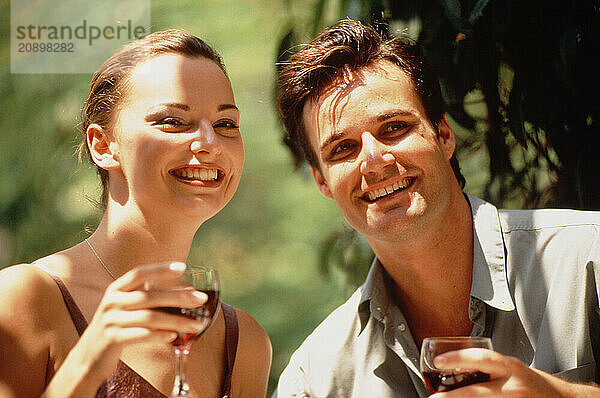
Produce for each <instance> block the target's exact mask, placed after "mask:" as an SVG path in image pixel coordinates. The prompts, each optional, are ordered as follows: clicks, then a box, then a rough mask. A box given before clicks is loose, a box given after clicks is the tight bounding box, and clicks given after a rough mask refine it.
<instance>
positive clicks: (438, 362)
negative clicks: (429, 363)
mask: <svg viewBox="0 0 600 398" xmlns="http://www.w3.org/2000/svg"><path fill="white" fill-rule="evenodd" d="M433 363H434V364H435V366H437V367H444V365H446V364H447V363H448V360H447V359H446V357H445V356H443V355H438V356H437V357H435V358H434V359H433Z"/></svg>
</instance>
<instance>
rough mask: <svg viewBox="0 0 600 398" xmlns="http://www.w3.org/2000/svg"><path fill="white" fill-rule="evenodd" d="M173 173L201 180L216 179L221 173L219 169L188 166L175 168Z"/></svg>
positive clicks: (181, 176) (189, 178)
mask: <svg viewBox="0 0 600 398" xmlns="http://www.w3.org/2000/svg"><path fill="white" fill-rule="evenodd" d="M173 174H174V175H175V176H177V177H180V178H185V179H188V180H192V179H193V180H201V181H216V180H217V178H218V176H219V173H218V171H217V169H197V168H187V169H179V170H175V171H174V172H173Z"/></svg>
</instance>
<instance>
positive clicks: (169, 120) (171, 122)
mask: <svg viewBox="0 0 600 398" xmlns="http://www.w3.org/2000/svg"><path fill="white" fill-rule="evenodd" d="M156 125H157V126H159V127H161V128H165V129H174V128H181V127H183V126H185V123H184V122H183V121H181V120H179V119H177V118H174V117H165V118H162V119H160V120H158V121H157V122H156Z"/></svg>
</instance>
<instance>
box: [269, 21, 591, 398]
mask: <svg viewBox="0 0 600 398" xmlns="http://www.w3.org/2000/svg"><path fill="white" fill-rule="evenodd" d="M279 88H280V96H279V109H280V113H281V116H282V118H283V120H284V123H285V126H286V129H287V131H288V134H289V139H290V140H291V142H292V143H294V144H296V145H297V147H298V148H299V149H301V150H302V151H303V153H304V155H305V157H306V159H307V160H308V162H309V163H310V166H311V170H312V173H313V176H314V179H315V181H316V183H317V186H318V188H319V190H320V191H321V193H322V194H323V195H325V196H326V197H328V198H331V199H333V200H335V201H336V203H337V205H338V207H339V209H340V211H341V212H342V213H343V215H344V217H345V218H346V220H347V221H348V222H349V223H350V225H351V226H352V227H353V228H355V229H356V230H357V231H358V232H360V233H361V234H363V235H364V236H365V237H366V239H367V240H368V242H369V244H370V246H371V247H372V249H373V251H374V253H375V255H376V259H375V261H374V262H373V265H372V267H371V270H370V272H369V275H368V277H367V280H366V281H365V283H364V284H363V285H362V286H361V287H360V288H359V289H358V290H357V291H356V292H355V294H354V295H353V296H352V297H351V298H350V299H349V300H348V301H347V302H346V303H345V304H344V305H342V306H341V307H339V308H338V309H337V310H336V311H334V312H333V313H332V314H331V315H330V316H329V317H328V318H327V319H326V320H325V321H324V322H323V323H322V324H321V325H320V326H319V327H318V328H317V329H316V330H315V331H314V332H313V333H312V334H311V335H310V336H309V337H308V338H307V339H306V341H305V342H304V343H303V344H302V346H301V347H300V348H299V349H298V350H297V351H296V353H295V354H294V355H293V356H292V358H291V360H290V363H289V365H288V366H287V368H286V369H285V370H284V372H283V374H282V375H281V378H280V381H279V386H278V389H277V392H276V393H275V396H277V397H279V398H283V397H425V396H428V395H429V393H428V392H427V390H426V389H425V387H424V385H423V379H422V376H421V375H420V373H419V348H420V346H421V342H422V340H423V339H424V338H425V337H428V336H464V335H476V336H489V337H491V339H492V342H493V345H494V350H495V351H489V350H482V349H479V350H466V351H457V352H454V353H452V354H448V355H444V356H442V357H438V360H437V361H436V365H437V366H439V367H443V368H447V369H453V368H463V369H478V370H481V371H482V372H485V373H488V374H489V375H490V380H489V381H488V382H484V383H479V384H473V385H471V386H466V387H462V388H459V389H456V390H453V391H451V392H446V393H440V394H439V395H436V397H438V396H439V397H440V398H441V397H447V398H450V397H467V396H468V397H475V396H477V397H479V396H481V397H483V396H486V397H488V396H505V395H506V396H520V397H521V396H522V397H525V396H539V397H542V396H543V397H571V396H585V397H592V396H593V397H596V396H600V389H598V388H597V387H596V386H593V385H589V384H588V385H585V383H589V382H594V381H595V382H598V381H599V380H600V377H599V372H598V369H597V367H596V359H598V358H600V313H599V310H598V297H599V289H600V269H599V268H600V214H599V213H593V212H577V211H564V210H563V211H560V210H539V211H507V210H498V209H496V208H495V207H494V206H493V205H491V204H489V203H486V202H484V201H482V200H480V199H478V198H476V197H473V196H469V195H465V194H464V193H463V192H462V187H463V185H464V178H463V177H462V175H461V174H460V170H459V168H458V163H457V162H456V159H455V158H454V147H455V141H454V133H453V131H452V129H451V127H450V125H449V124H448V121H447V120H446V118H445V116H444V113H443V106H442V99H441V95H440V90H439V86H438V85H437V80H436V79H435V77H434V76H433V75H432V74H431V72H430V71H429V69H428V67H427V66H426V65H425V64H424V62H423V60H422V58H421V57H420V55H419V54H418V51H417V49H416V48H415V47H414V46H412V45H408V44H405V43H403V42H402V41H401V40H399V39H395V38H392V39H388V38H383V37H381V36H380V35H379V34H378V33H376V32H375V31H374V30H372V29H370V28H368V27H365V26H363V25H362V24H360V23H359V22H355V21H351V20H346V21H344V22H342V23H341V24H339V25H337V26H335V27H333V28H330V29H329V30H327V31H325V32H324V33H322V34H321V35H320V36H318V37H317V38H316V39H315V40H314V41H313V42H311V43H310V44H309V45H307V46H306V47H305V48H304V49H303V50H302V51H300V52H299V53H297V54H295V55H294V56H293V57H292V58H291V61H290V63H289V64H288V65H287V66H286V67H285V68H284V70H283V71H282V72H281V75H280V77H279ZM570 381H571V382H577V383H583V384H576V383H571V382H570Z"/></svg>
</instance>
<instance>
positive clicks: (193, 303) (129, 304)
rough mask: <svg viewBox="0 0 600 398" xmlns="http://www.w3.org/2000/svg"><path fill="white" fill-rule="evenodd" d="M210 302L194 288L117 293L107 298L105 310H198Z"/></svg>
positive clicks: (206, 296) (205, 295)
mask: <svg viewBox="0 0 600 398" xmlns="http://www.w3.org/2000/svg"><path fill="white" fill-rule="evenodd" d="M207 301H208V295H207V294H206V293H203V292H201V291H198V290H195V289H193V288H184V289H173V290H152V291H149V292H147V291H144V290H134V291H131V292H122V291H116V292H114V293H112V294H111V295H109V296H107V297H106V300H105V303H104V308H106V309H122V310H127V311H133V310H141V309H147V308H158V307H181V308H197V307H200V306H202V305H204V304H206V302H207Z"/></svg>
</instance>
